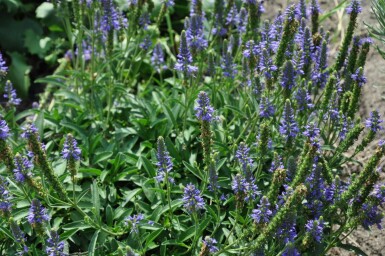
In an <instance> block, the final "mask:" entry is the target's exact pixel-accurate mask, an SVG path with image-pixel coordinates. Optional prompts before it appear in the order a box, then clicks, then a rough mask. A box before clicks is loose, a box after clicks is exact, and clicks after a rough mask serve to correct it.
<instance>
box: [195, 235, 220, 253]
mask: <svg viewBox="0 0 385 256" xmlns="http://www.w3.org/2000/svg"><path fill="white" fill-rule="evenodd" d="M202 243H203V246H202V250H201V253H200V254H199V255H210V253H215V252H217V251H219V250H218V247H217V246H216V245H217V240H215V239H214V238H211V237H209V236H206V237H205V239H204V240H202ZM207 251H208V252H207Z"/></svg>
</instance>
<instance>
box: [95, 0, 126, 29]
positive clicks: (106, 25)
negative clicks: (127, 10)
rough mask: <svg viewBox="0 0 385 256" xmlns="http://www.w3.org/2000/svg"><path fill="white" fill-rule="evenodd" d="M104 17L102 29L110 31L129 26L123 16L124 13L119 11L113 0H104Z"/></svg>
mask: <svg viewBox="0 0 385 256" xmlns="http://www.w3.org/2000/svg"><path fill="white" fill-rule="evenodd" d="M101 2H102V7H103V17H102V21H101V30H102V31H103V32H110V31H112V30H113V29H114V30H120V29H121V28H122V25H123V27H126V26H127V20H126V19H125V18H123V16H122V14H121V13H119V12H118V10H117V8H116V6H115V4H114V1H113V0H102V1H101Z"/></svg>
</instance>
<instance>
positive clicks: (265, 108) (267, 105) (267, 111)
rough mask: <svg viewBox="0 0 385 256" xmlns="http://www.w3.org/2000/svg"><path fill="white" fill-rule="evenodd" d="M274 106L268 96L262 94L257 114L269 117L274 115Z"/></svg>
mask: <svg viewBox="0 0 385 256" xmlns="http://www.w3.org/2000/svg"><path fill="white" fill-rule="evenodd" d="M274 114H275V108H274V106H273V104H272V103H271V101H270V100H269V98H267V97H266V96H263V97H262V98H261V102H260V103H259V116H260V117H265V118H269V117H272V116H274Z"/></svg>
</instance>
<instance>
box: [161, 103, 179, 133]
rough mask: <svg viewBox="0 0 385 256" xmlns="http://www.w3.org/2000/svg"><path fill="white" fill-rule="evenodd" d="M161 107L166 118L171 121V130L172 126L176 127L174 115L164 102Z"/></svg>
mask: <svg viewBox="0 0 385 256" xmlns="http://www.w3.org/2000/svg"><path fill="white" fill-rule="evenodd" d="M162 107H163V110H164V112H165V114H166V116H167V117H168V120H170V121H171V123H172V126H171V127H170V128H169V129H170V130H171V129H172V128H174V127H178V123H177V122H176V119H175V116H174V114H173V112H172V111H171V109H170V108H169V107H168V106H167V105H166V104H163V105H162Z"/></svg>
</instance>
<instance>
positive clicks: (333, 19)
mask: <svg viewBox="0 0 385 256" xmlns="http://www.w3.org/2000/svg"><path fill="white" fill-rule="evenodd" d="M295 2H297V1H295ZM308 2H310V1H308ZM341 2H342V0H328V1H320V4H321V9H322V10H323V11H324V13H325V12H327V11H330V10H332V9H333V8H335V6H337V5H338V4H339V3H341ZM348 2H349V1H348ZM362 2H363V3H362V5H363V12H362V13H361V14H360V16H359V21H358V26H357V30H356V34H357V35H368V30H367V27H366V26H365V24H364V22H365V23H367V24H370V25H376V24H377V23H378V22H377V21H376V18H375V16H374V14H373V12H372V10H371V1H369V0H365V1H362ZM288 3H290V1H286V0H270V1H265V7H266V12H267V13H266V14H267V15H266V16H268V17H269V18H270V17H274V15H275V14H276V13H277V12H278V11H279V10H284V9H285V8H286V6H287V5H288ZM266 16H265V17H266ZM348 19H349V17H348V15H346V12H345V10H344V9H341V11H340V12H336V13H334V14H333V15H331V16H330V17H329V18H328V19H327V20H325V21H324V22H323V23H322V26H323V27H324V28H325V30H327V31H330V32H331V38H332V42H331V43H332V47H331V49H330V56H329V58H330V59H333V58H335V57H336V54H337V50H338V47H339V45H340V43H341V38H343V36H344V32H345V30H346V25H347V22H348ZM376 45H378V46H380V47H381V48H385V46H384V45H381V44H380V43H379V42H377V41H376V42H375V46H376ZM364 70H365V72H364V73H365V76H366V77H367V80H368V82H367V84H366V85H365V86H364V88H363V92H362V97H361V102H360V116H361V118H362V120H364V119H366V118H367V117H369V115H370V112H371V111H372V110H378V111H379V113H380V115H381V116H382V117H385V60H384V59H383V58H382V57H381V55H380V54H379V53H378V52H377V51H376V50H375V47H372V49H371V51H370V53H369V55H368V59H367V64H366V66H365V69H364ZM379 139H385V132H384V131H382V132H380V133H379V134H378V136H377V140H376V141H374V142H373V143H372V144H371V145H370V147H369V148H368V150H367V151H366V152H364V153H363V154H361V155H360V156H359V158H360V159H359V160H360V161H362V162H363V163H365V162H366V161H367V159H368V158H369V157H370V156H371V155H372V152H373V151H374V150H375V147H376V145H377V143H378V140H379ZM381 165H384V162H382V163H381ZM356 171H358V169H357V168H356V167H352V168H349V167H348V168H347V173H346V174H347V175H348V176H350V174H351V173H352V172H356ZM381 180H382V182H383V181H384V180H385V168H382V172H381ZM382 226H383V229H382V230H379V229H377V227H373V229H372V230H371V231H368V230H365V229H364V228H362V227H360V228H359V229H358V230H356V231H354V232H353V233H352V234H351V235H349V236H348V237H347V238H346V239H345V240H344V242H345V243H349V244H352V245H354V246H356V247H358V248H360V249H361V250H362V251H364V252H365V253H366V254H367V255H371V256H372V255H373V256H380V255H381V256H382V255H384V256H385V218H384V219H383V221H382ZM329 255H341V256H350V255H357V254H355V253H354V252H349V251H346V250H343V249H341V248H333V249H332V250H331V251H330V252H329Z"/></svg>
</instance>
